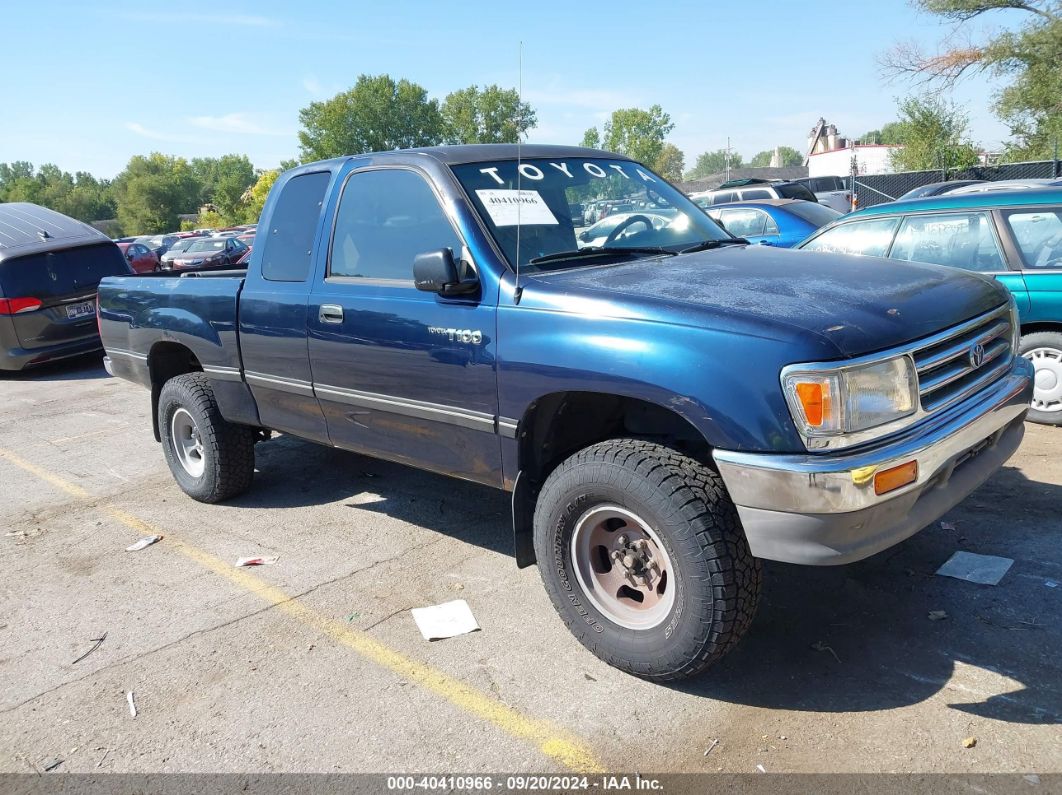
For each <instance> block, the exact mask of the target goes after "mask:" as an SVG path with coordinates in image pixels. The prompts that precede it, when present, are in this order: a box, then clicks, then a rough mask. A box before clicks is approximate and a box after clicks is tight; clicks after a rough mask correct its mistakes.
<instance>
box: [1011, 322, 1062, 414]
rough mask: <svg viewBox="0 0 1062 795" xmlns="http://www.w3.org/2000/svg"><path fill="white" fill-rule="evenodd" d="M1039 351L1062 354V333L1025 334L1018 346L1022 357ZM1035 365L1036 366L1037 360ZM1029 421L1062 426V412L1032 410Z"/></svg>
mask: <svg viewBox="0 0 1062 795" xmlns="http://www.w3.org/2000/svg"><path fill="white" fill-rule="evenodd" d="M1037 349H1041V350H1043V349H1046V350H1050V351H1058V352H1060V353H1062V333H1059V332H1057V331H1034V332H1033V333H1032V334H1025V335H1024V336H1023V337H1022V338H1021V342H1020V343H1019V344H1018V353H1019V354H1020V355H1021V356H1025V354H1027V353H1029V352H1030V351H1035V350H1037ZM1033 364H1034V365H1035V364H1036V361H1035V359H1034V360H1033ZM1056 375H1057V373H1056ZM1028 419H1029V421H1030V422H1037V423H1039V424H1041V425H1062V411H1039V410H1037V409H1035V408H1030V409H1029V414H1028Z"/></svg>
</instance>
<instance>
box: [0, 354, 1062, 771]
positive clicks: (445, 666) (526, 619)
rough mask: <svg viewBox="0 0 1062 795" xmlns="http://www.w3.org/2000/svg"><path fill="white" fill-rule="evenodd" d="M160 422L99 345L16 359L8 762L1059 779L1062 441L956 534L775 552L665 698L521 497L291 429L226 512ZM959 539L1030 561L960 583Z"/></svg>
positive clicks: (985, 493) (975, 505) (9, 384)
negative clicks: (823, 554) (834, 562)
mask: <svg viewBox="0 0 1062 795" xmlns="http://www.w3.org/2000/svg"><path fill="white" fill-rule="evenodd" d="M149 411H150V404H149V398H148V394H147V392H146V391H144V390H142V389H140V388H138V387H136V386H134V385H132V384H130V383H128V382H123V381H118V380H116V379H112V378H109V377H107V375H106V373H105V372H104V371H103V369H102V366H101V365H100V362H99V360H98V359H87V360H80V361H76V362H73V363H67V364H65V365H62V366H57V367H52V368H49V369H47V370H42V371H38V372H36V373H27V374H17V375H12V374H4V375H2V376H0V496H2V499H0V517H2V522H0V523H2V525H3V535H2V537H0V544H2V552H0V560H2V561H3V565H2V567H0V570H2V572H3V582H2V585H0V587H2V592H3V597H2V608H0V681H2V682H3V688H2V695H0V772H32V771H34V770H37V771H42V770H43V769H44V768H45V767H47V766H49V765H51V764H53V763H54V762H55V761H57V760H61V764H60V765H58V766H57V767H56V768H55V769H56V770H58V771H65V772H90V773H91V772H173V771H212V772H246V771H254V772H259V771H261V772H265V771H284V772H296V771H298V772H332V771H343V772H363V771H372V772H399V771H401V772H407V771H408V772H413V771H415V772H426V773H446V772H479V771H493V772H516V771H554V770H555V771H565V770H568V769H594V768H599V769H608V770H628V771H629V770H641V771H655V772H668V771H675V772H679V771H681V772H690V771H717V770H723V771H728V772H754V771H755V770H756V769H757V765H762V767H763V769H764V770H766V771H768V772H781V771H793V772H803V771H830V772H833V771H838V772H839V771H844V772H876V771H905V772H934V771H942V772H997V771H999V772H1038V773H1044V772H1060V771H1062V745H1060V743H1059V741H1058V740H1059V724H1060V723H1062V655H1060V654H1059V650H1060V649H1062V609H1060V604H1062V601H1060V600H1062V587H1058V586H1057V583H1059V582H1062V429H1054V428H1046V427H1043V426H1036V425H1029V426H1027V435H1026V438H1025V441H1024V443H1023V446H1022V448H1021V450H1020V451H1019V452H1018V454H1017V455H1016V456H1015V458H1014V459H1012V461H1011V462H1010V463H1009V464H1008V465H1007V466H1006V467H1005V469H1004V470H1003V471H1001V472H1000V473H999V474H998V475H996V476H995V477H994V478H993V479H992V480H991V481H990V482H989V483H988V484H986V485H985V486H984V487H983V488H982V489H981V490H980V491H979V492H977V493H976V494H974V495H973V496H972V497H971V498H970V499H968V500H967V501H966V503H964V504H963V505H962V506H960V507H959V508H958V509H956V510H954V511H952V512H951V513H950V514H949V515H948V516H947V517H945V518H946V521H947V523H948V526H946V527H941V526H934V527H931V528H928V529H927V530H925V531H923V532H922V533H920V534H919V535H917V536H915V537H914V538H912V539H911V540H909V541H908V542H906V543H904V544H902V545H900V546H899V547H897V548H894V549H892V550H888V551H887V552H885V553H882V554H880V555H878V556H876V557H874V558H872V559H870V560H867V561H864V562H862V563H859V564H855V565H851V566H847V567H841V568H831V569H810V568H801V567H795V566H787V565H781V564H769V565H768V566H767V572H766V575H767V586H766V591H765V598H764V602H763V604H762V606H761V609H760V613H759V616H758V618H757V619H756V621H755V624H754V626H753V628H752V631H751V633H750V635H749V636H748V637H747V638H746V640H745V641H744V643H743V644H742V645H741V647H740V648H739V649H738V650H737V651H736V652H735V653H734V654H732V655H731V656H730V657H729V658H727V659H726V660H725V661H724V662H723V663H722V664H720V665H719V666H717V667H716V668H714V669H712V670H711V671H710V672H708V674H707V675H706V676H704V677H702V678H700V679H697V680H695V681H693V682H688V683H685V684H682V685H679V686H673V687H667V686H661V685H656V684H649V683H646V682H643V681H640V680H637V679H634V678H632V677H630V676H627V675H625V674H623V673H620V672H619V671H616V670H614V669H611V668H609V667H607V666H606V665H605V664H603V663H601V662H599V661H598V660H597V659H596V658H594V657H593V656H592V655H591V654H590V653H589V652H587V651H585V650H584V649H583V648H582V647H581V646H580V645H579V644H578V643H577V642H576V641H575V640H574V639H573V638H571V637H570V636H569V635H568V633H567V632H566V630H565V629H564V627H563V625H562V624H561V622H560V620H559V619H558V618H557V617H556V616H555V614H554V611H553V609H552V607H551V606H550V603H549V600H548V598H547V597H546V594H545V593H544V591H543V589H542V587H541V585H540V582H539V577H538V573H537V571H536V570H535V569H534V568H530V569H525V570H517V569H516V567H515V564H514V562H513V560H512V549H511V546H512V542H511V533H510V530H509V518H508V503H507V495H505V494H502V493H500V492H494V491H491V490H489V489H487V488H483V487H480V486H475V485H471V484H466V483H461V482H458V481H454V480H449V479H447V478H444V477H441V476H436V475H432V474H427V473H423V472H418V471H415V470H411V469H408V468H405V467H402V466H398V465H394V464H389V463H384V462H379V461H375V460H372V459H368V458H364V457H360V456H357V455H353V454H348V453H343V452H338V451H334V450H329V449H325V448H322V447H317V446H314V445H312V444H309V443H304V442H300V441H298V440H294V439H291V438H287V437H278V438H275V439H274V440H272V441H270V442H267V443H265V444H262V445H259V447H258V470H259V471H258V473H257V475H256V481H255V485H254V487H253V489H252V490H251V491H250V492H249V493H248V494H246V495H244V496H243V497H241V498H239V499H237V500H235V501H233V502H231V503H228V504H225V505H219V506H207V505H201V504H198V503H195V502H193V501H191V500H190V499H188V498H187V497H185V496H184V495H183V494H182V493H181V492H180V491H179V490H178V488H177V486H176V485H175V484H174V482H173V481H172V479H171V477H170V474H169V471H168V470H167V468H166V466H165V463H164V461H163V458H162V454H161V451H160V450H159V447H158V445H157V444H156V443H155V442H154V440H153V439H152V437H151V431H150V418H149ZM151 533H160V534H162V535H164V536H165V538H164V540H163V541H162V542H160V543H158V544H156V545H154V546H152V547H149V548H148V549H145V550H143V551H140V552H131V553H127V552H125V551H124V549H125V547H126V546H128V545H129V544H131V543H132V542H133V541H135V540H136V539H137V538H138V537H140V536H143V535H148V534H151ZM956 550H967V551H971V552H979V553H984V554H991V555H1001V556H1005V557H1009V558H1013V559H1014V564H1013V566H1012V567H1011V569H1010V571H1009V572H1008V573H1007V574H1006V576H1005V577H1004V578H1003V580H1002V581H1001V582H1000V584H999V585H998V586H995V587H992V586H982V585H974V584H971V583H967V582H963V581H960V580H956V579H950V578H944V577H939V576H935V575H934V572H935V571H936V569H937V568H938V567H939V566H940V564H941V563H943V562H944V561H945V560H946V559H947V558H948V557H949V556H950V555H951V554H952V553H953V552H955V551H956ZM250 555H276V556H279V562H278V563H277V565H275V566H269V567H260V568H256V569H250V570H249V569H236V568H234V567H233V563H234V561H235V560H236V558H238V557H240V556H250ZM454 598H463V599H465V600H467V601H468V603H469V605H470V606H471V608H472V610H473V612H474V613H475V615H476V618H477V619H478V621H479V623H480V625H481V627H482V631H480V632H476V633H473V634H470V635H466V636H462V637H458V638H452V639H449V640H444V641H439V642H435V643H427V642H425V641H424V640H423V639H422V638H421V636H420V634H419V633H418V631H417V629H416V627H415V626H414V623H413V621H412V619H411V617H410V614H409V609H410V608H413V607H419V606H424V605H430V604H436V603H439V602H444V601H448V600H450V599H454ZM931 611H945V612H946V614H947V617H946V618H944V619H942V620H930V619H929V614H930V612H931ZM104 633H106V639H105V640H104V641H103V643H102V644H100V645H99V648H98V649H96V650H95V651H94V652H92V653H91V654H89V656H87V657H86V658H84V659H83V660H82V661H80V662H78V663H76V664H75V663H73V661H74V660H75V659H76V658H78V657H79V656H81V655H82V654H84V652H86V651H88V650H89V649H90V648H91V647H92V646H93V640H92V639H94V638H99V637H101V636H102V635H103V634H104ZM128 692H132V693H133V694H134V696H133V697H134V700H135V704H136V707H137V715H136V717H135V718H134V717H131V715H130V711H129V705H128V702H127V693H128ZM968 737H975V738H976V739H977V742H976V745H975V746H974V747H972V748H964V747H963V740H964V738H968ZM709 748H710V752H709V753H707V754H706V753H705V752H706V750H707V749H709Z"/></svg>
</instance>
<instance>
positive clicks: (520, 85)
mask: <svg viewBox="0 0 1062 795" xmlns="http://www.w3.org/2000/svg"><path fill="white" fill-rule="evenodd" d="M516 97H517V100H516V120H515V121H516V281H515V286H514V288H513V303H514V304H518V303H520V296H522V295H523V292H524V288H523V287H521V286H520V227H521V223H520V209H521V207H522V206H523V196H521V195H520V194H521V190H520V186H521V184H522V182H521V179H520V178H521V176H522V174H521V166H522V165H523V161H522V160H521V158H520V143H521V142H520V139H521V138H523V131H522V130H521V129H520V108H521V107H522V106H523V104H524V43H523V41H521V42H520V49H519V65H518V68H517V87H516Z"/></svg>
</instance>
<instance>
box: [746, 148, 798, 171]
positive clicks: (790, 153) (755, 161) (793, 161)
mask: <svg viewBox="0 0 1062 795" xmlns="http://www.w3.org/2000/svg"><path fill="white" fill-rule="evenodd" d="M778 152H779V154H780V155H781V156H782V166H783V167H789V166H802V165H803V164H804V155H803V154H802V153H801V152H798V151H797V150H796V149H794V148H793V147H791V146H779V147H778ZM773 157H774V150H773V149H765V150H764V151H762V152H757V153H756V154H754V155H753V156H752V159H751V160H750V161H749V165H750V166H752V167H753V168H767V167H768V166H770V165H771V158H773Z"/></svg>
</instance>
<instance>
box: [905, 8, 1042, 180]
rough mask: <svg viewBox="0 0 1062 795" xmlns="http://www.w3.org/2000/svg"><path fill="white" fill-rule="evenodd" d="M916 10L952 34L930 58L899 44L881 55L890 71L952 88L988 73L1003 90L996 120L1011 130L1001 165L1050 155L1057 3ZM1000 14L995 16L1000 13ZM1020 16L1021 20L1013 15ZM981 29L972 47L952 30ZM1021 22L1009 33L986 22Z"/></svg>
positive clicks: (972, 42)
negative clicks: (937, 20)
mask: <svg viewBox="0 0 1062 795" xmlns="http://www.w3.org/2000/svg"><path fill="white" fill-rule="evenodd" d="M917 5H918V6H919V7H920V8H921V10H923V11H925V12H927V13H929V14H934V15H937V16H940V17H943V18H944V19H945V20H947V21H948V22H951V23H953V24H954V26H955V28H956V30H955V31H954V32H953V33H952V34H951V35H950V36H949V38H948V39H946V40H945V41H944V42H943V47H942V48H941V50H939V51H938V52H936V53H934V54H932V55H925V54H923V53H922V52H920V51H919V50H918V49H916V48H914V47H911V46H908V45H900V46H898V47H897V48H896V49H895V50H894V51H893V52H892V53H890V54H889V55H887V56H886V57H885V65H886V67H887V68H889V69H890V71H892V72H893V73H896V74H907V75H914V76H917V77H919V78H921V79H923V80H929V81H934V82H937V83H940V84H942V85H945V86H947V85H951V84H952V83H954V82H955V81H957V80H959V79H960V78H962V77H963V76H964V75H968V74H971V73H977V72H981V73H988V74H991V75H993V76H994V77H995V78H997V79H998V80H1000V81H1003V82H1006V85H1005V86H1004V87H1003V88H1002V90H1000V91H999V92H998V93H997V94H996V96H995V98H994V99H995V103H994V109H995V112H996V115H997V116H998V117H999V118H1000V119H1001V120H1002V121H1003V122H1004V123H1005V124H1007V125H1008V126H1009V127H1010V131H1011V135H1012V136H1013V141H1012V142H1011V143H1010V144H1009V145H1008V147H1007V148H1008V153H1007V154H1008V159H1011V160H1019V159H1041V158H1050V157H1052V156H1053V154H1054V147H1055V142H1056V141H1057V140H1059V137H1060V136H1062V3H1060V2H1058V0H918V2H917ZM999 12H1002V13H999ZM1019 15H1022V16H1019ZM981 17H985V24H984V25H981V26H980V27H979V29H978V33H980V35H983V36H985V38H983V39H982V40H981V41H980V42H975V41H973V40H972V38H971V37H970V36H966V37H964V36H963V35H962V31H961V30H959V29H960V28H961V27H962V26H963V25H967V24H969V23H978V24H979V23H980V22H981V19H980V18H981ZM1019 18H1022V19H1023V24H1021V25H1020V26H1012V27H1010V29H1006V28H1003V27H1002V26H1001V25H998V24H997V25H990V24H989V23H988V20H989V19H991V20H995V21H997V22H1000V23H1001V22H1004V21H1006V22H1013V21H1014V20H1016V19H1019Z"/></svg>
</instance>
